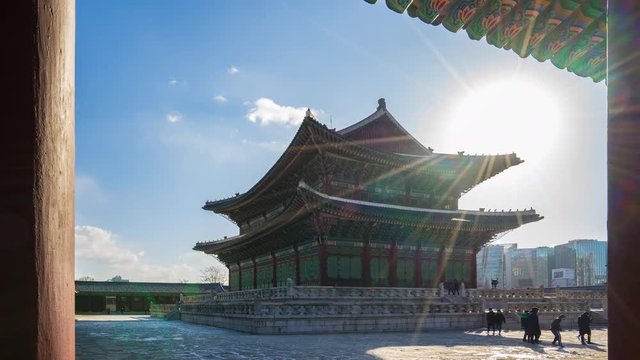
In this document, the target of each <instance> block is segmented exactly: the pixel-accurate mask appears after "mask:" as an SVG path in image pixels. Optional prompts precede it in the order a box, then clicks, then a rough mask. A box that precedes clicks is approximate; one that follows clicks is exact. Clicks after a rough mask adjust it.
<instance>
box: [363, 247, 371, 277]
mask: <svg viewBox="0 0 640 360" xmlns="http://www.w3.org/2000/svg"><path fill="white" fill-rule="evenodd" d="M362 286H366V287H369V286H371V246H370V245H369V243H368V242H367V243H365V244H364V247H363V248H362Z"/></svg>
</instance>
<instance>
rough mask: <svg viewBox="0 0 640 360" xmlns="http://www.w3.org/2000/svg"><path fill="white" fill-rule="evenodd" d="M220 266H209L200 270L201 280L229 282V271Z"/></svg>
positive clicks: (206, 281)
mask: <svg viewBox="0 0 640 360" xmlns="http://www.w3.org/2000/svg"><path fill="white" fill-rule="evenodd" d="M225 270H226V269H222V268H221V267H219V266H208V267H206V268H204V269H203V270H202V271H200V280H202V282H205V283H211V284H214V283H220V284H227V272H226V271H225Z"/></svg>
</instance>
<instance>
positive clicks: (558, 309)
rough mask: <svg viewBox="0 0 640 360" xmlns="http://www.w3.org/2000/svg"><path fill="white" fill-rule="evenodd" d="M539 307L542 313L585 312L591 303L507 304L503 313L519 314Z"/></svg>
mask: <svg viewBox="0 0 640 360" xmlns="http://www.w3.org/2000/svg"><path fill="white" fill-rule="evenodd" d="M534 307H537V308H538V309H539V311H540V312H541V313H566V312H583V311H588V310H590V304H589V301H557V300H556V301H550V302H533V301H532V302H507V303H505V307H504V309H503V311H505V312H517V311H523V310H528V309H531V308H534Z"/></svg>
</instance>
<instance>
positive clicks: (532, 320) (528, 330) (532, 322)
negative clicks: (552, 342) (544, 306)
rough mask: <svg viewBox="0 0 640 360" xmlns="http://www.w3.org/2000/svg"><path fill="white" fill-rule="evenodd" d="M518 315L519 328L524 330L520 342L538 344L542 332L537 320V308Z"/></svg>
mask: <svg viewBox="0 0 640 360" xmlns="http://www.w3.org/2000/svg"><path fill="white" fill-rule="evenodd" d="M519 315H520V327H521V328H522V329H523V330H524V336H523V337H522V341H528V342H530V343H532V344H539V343H540V335H541V334H542V330H541V329H540V320H539V319H538V308H536V307H534V308H532V309H531V310H525V311H523V312H521V313H520V314H519ZM560 316H563V315H560Z"/></svg>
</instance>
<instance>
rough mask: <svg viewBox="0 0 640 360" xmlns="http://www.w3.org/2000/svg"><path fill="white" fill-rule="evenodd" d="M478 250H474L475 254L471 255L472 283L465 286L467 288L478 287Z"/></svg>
mask: <svg viewBox="0 0 640 360" xmlns="http://www.w3.org/2000/svg"><path fill="white" fill-rule="evenodd" d="M477 255H478V250H477V249H473V254H471V259H470V260H471V261H470V263H471V265H470V266H471V269H470V270H471V283H469V285H467V284H465V286H466V287H467V288H471V289H475V288H477V287H478V261H477V259H478V258H477Z"/></svg>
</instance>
